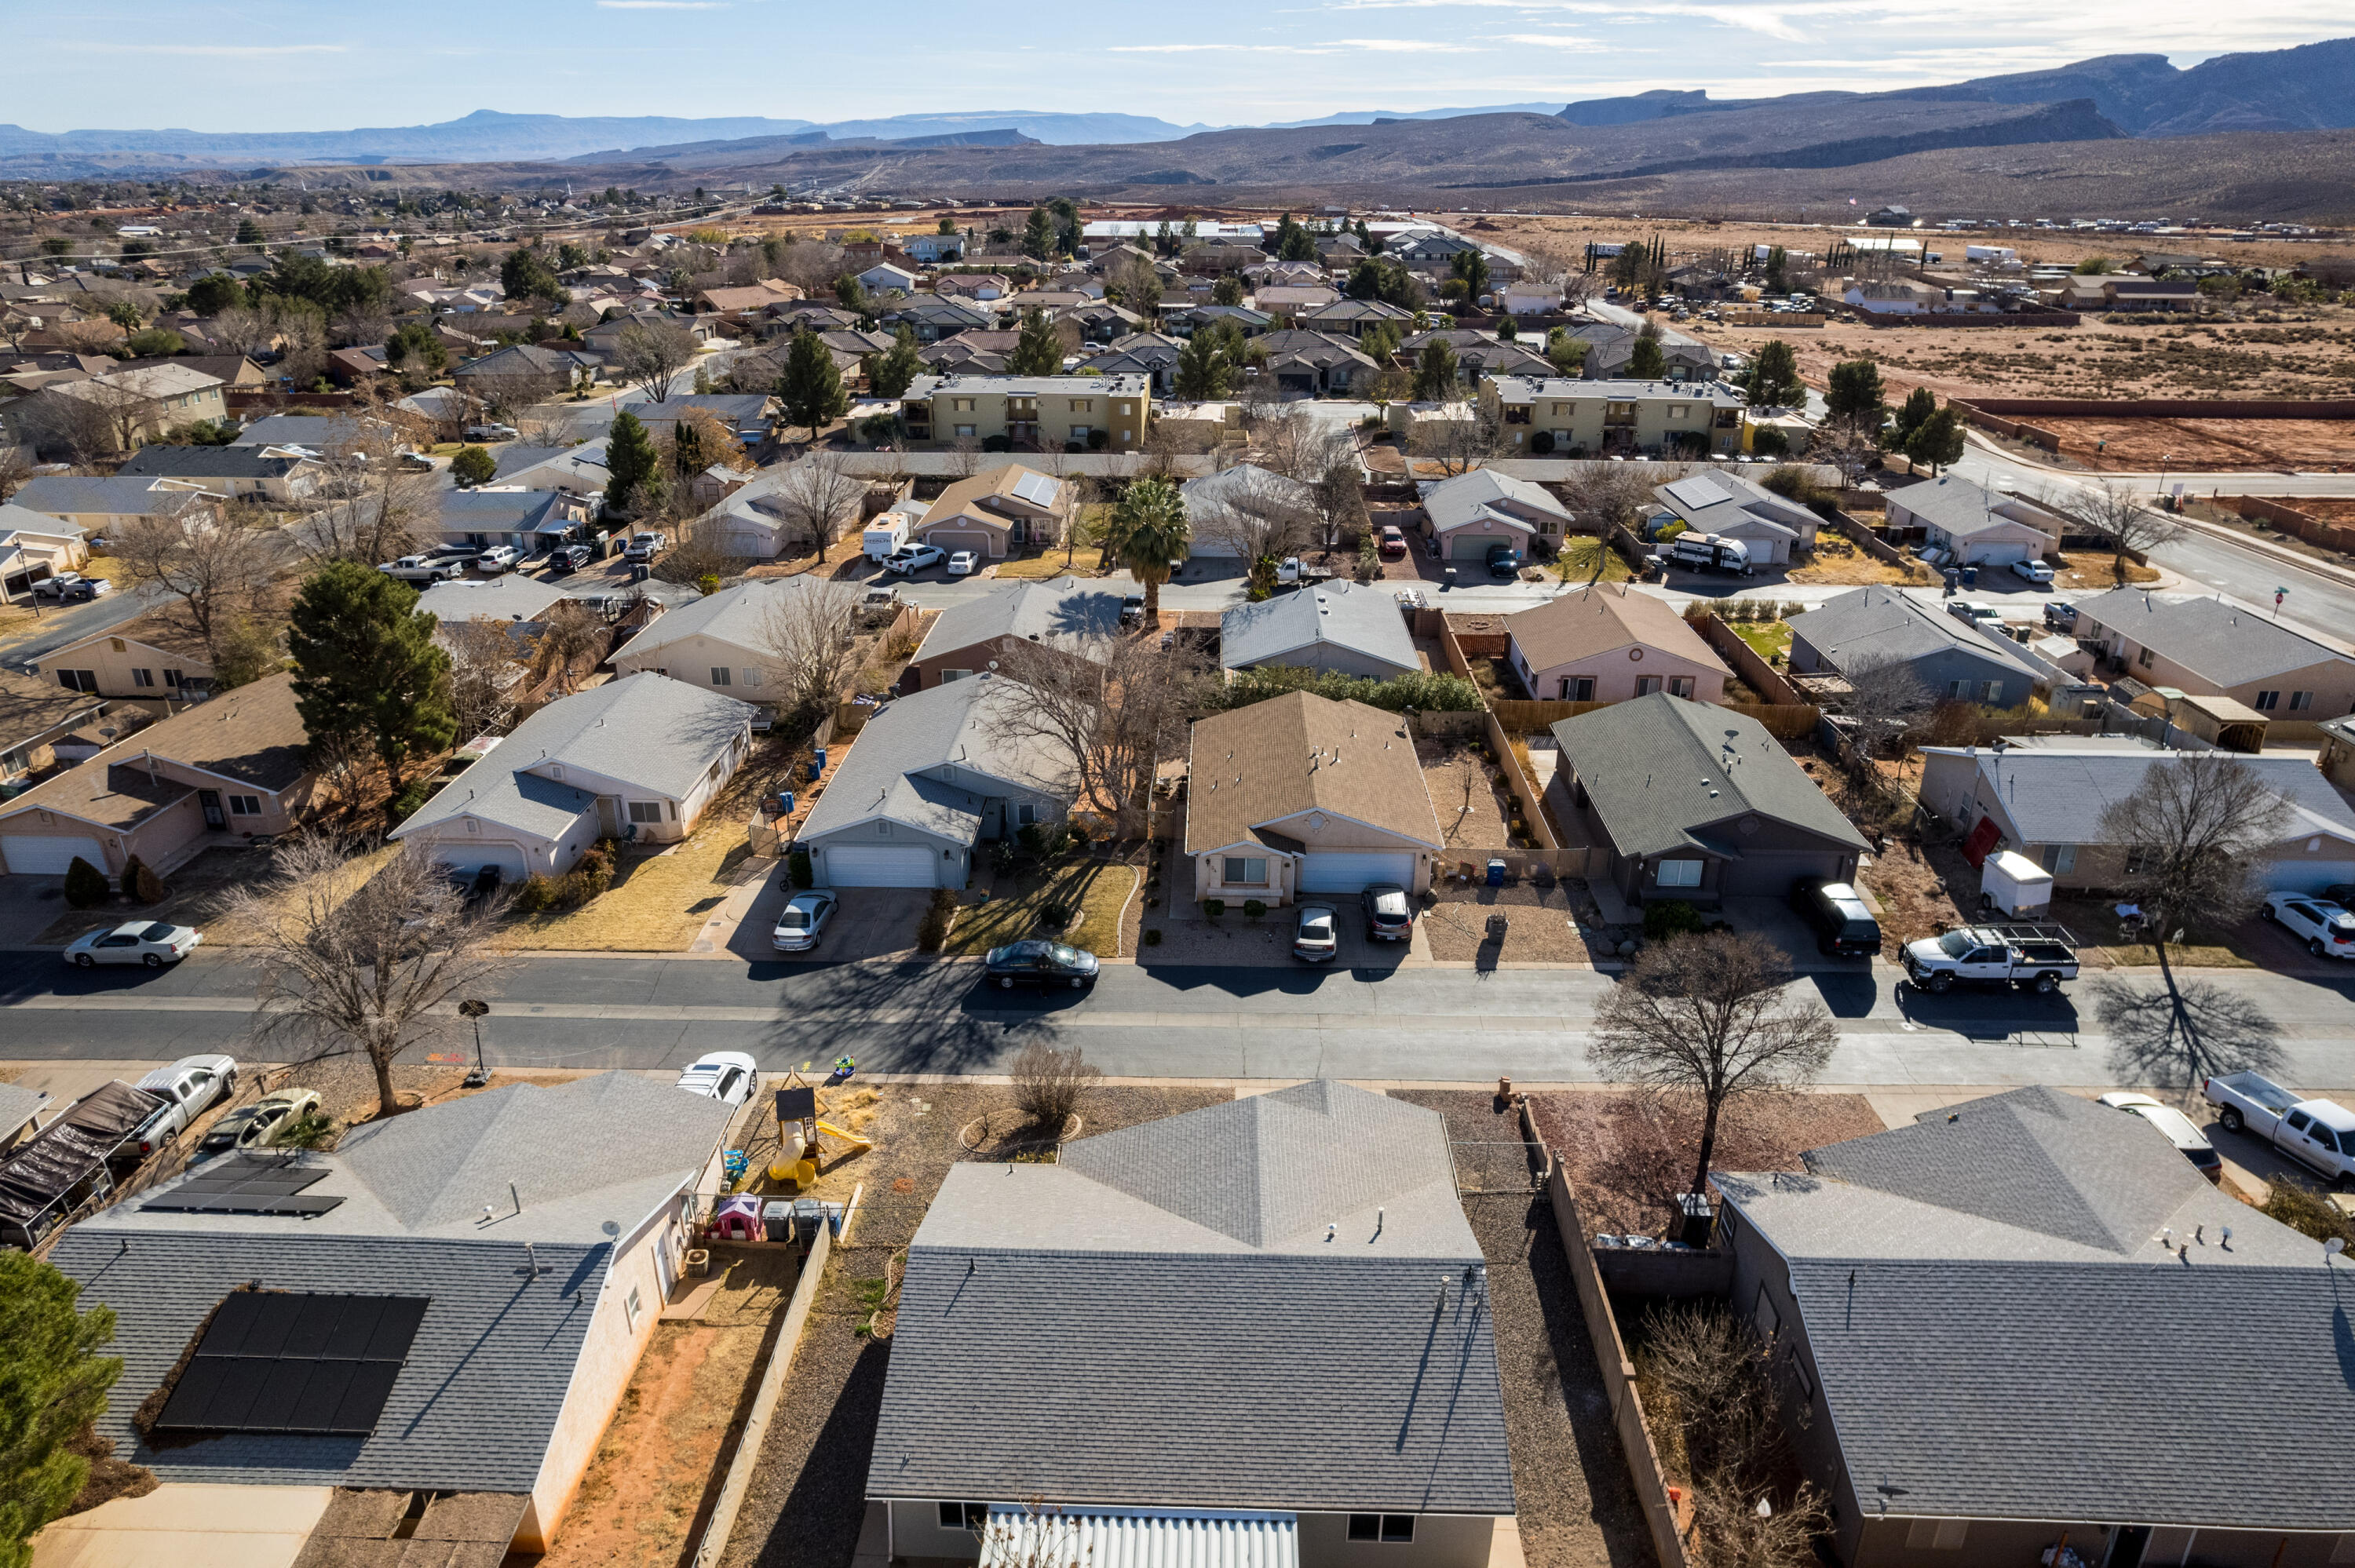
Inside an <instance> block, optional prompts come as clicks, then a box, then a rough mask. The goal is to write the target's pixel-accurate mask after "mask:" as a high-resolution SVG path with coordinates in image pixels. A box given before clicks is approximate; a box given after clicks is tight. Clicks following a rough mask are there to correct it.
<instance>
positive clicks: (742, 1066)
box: [672, 1051, 761, 1106]
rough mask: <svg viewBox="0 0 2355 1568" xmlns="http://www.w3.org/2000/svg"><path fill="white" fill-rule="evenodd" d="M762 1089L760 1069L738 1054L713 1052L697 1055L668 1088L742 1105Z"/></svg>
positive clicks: (725, 1102) (741, 1054)
mask: <svg viewBox="0 0 2355 1568" xmlns="http://www.w3.org/2000/svg"><path fill="white" fill-rule="evenodd" d="M760 1086H761V1069H760V1068H759V1066H757V1065H755V1064H754V1063H753V1061H752V1058H751V1057H750V1056H747V1055H746V1054H744V1053H743V1052H741V1051H714V1052H711V1053H710V1054H708V1055H703V1056H698V1057H697V1058H696V1059H695V1061H694V1062H693V1063H691V1064H690V1065H688V1067H687V1071H686V1072H684V1073H681V1074H680V1075H678V1082H677V1083H676V1084H674V1085H673V1086H672V1087H674V1088H680V1089H685V1090H686V1091H687V1093H688V1094H690V1095H701V1096H702V1097H704V1098H706V1099H712V1100H718V1101H719V1102H720V1103H721V1104H722V1105H731V1106H741V1105H742V1104H743V1103H744V1102H745V1101H746V1100H749V1099H751V1097H752V1091H753V1090H754V1089H756V1088H758V1087H760Z"/></svg>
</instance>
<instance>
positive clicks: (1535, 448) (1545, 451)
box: [1529, 430, 1553, 457]
mask: <svg viewBox="0 0 2355 1568" xmlns="http://www.w3.org/2000/svg"><path fill="white" fill-rule="evenodd" d="M1529 455H1530V456H1531V457H1550V456H1552V455H1553V432H1552V431H1551V430H1540V431H1538V432H1537V433H1536V434H1535V435H1533V436H1531V437H1530V438H1529Z"/></svg>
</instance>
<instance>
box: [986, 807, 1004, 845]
mask: <svg viewBox="0 0 2355 1568" xmlns="http://www.w3.org/2000/svg"><path fill="white" fill-rule="evenodd" d="M1005 831H1006V802H1005V801H1003V800H984V801H983V802H982V803H981V836H982V837H983V838H985V839H994V838H996V837H997V836H998V835H999V834H1000V833H1002V832H1005Z"/></svg>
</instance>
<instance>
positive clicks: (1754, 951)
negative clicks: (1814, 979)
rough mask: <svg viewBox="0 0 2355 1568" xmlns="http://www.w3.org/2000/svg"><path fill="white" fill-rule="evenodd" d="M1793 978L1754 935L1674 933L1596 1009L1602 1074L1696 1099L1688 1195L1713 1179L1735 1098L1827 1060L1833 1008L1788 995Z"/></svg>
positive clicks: (1794, 1080)
mask: <svg viewBox="0 0 2355 1568" xmlns="http://www.w3.org/2000/svg"><path fill="white" fill-rule="evenodd" d="M1790 980H1791V969H1790V962H1789V960H1788V959H1786V958H1785V956H1784V954H1783V952H1782V951H1781V949H1779V948H1776V947H1774V944H1772V943H1770V942H1769V941H1767V940H1766V938H1764V937H1761V936H1759V935H1757V934H1756V933H1754V932H1747V931H1745V932H1741V933H1738V934H1737V933H1734V932H1730V931H1708V932H1702V933H1700V934H1697V935H1692V936H1683V937H1671V938H1668V940H1667V941H1664V942H1658V943H1655V944H1653V945H1652V946H1650V947H1647V948H1645V949H1644V950H1643V951H1642V952H1641V953H1639V954H1637V955H1636V961H1635V962H1634V963H1633V964H1632V965H1630V966H1629V968H1628V969H1627V972H1626V973H1625V975H1624V976H1622V977H1621V979H1620V981H1619V983H1618V984H1617V985H1616V986H1614V987H1613V988H1612V990H1611V991H1610V993H1609V994H1608V995H1606V996H1605V997H1604V999H1603V1002H1602V1005H1601V1006H1599V1007H1597V1008H1596V1009H1595V1012H1594V1034H1593V1040H1592V1041H1591V1042H1590V1043H1589V1044H1588V1045H1587V1048H1586V1054H1587V1058H1588V1060H1590V1061H1592V1062H1593V1064H1594V1065H1595V1066H1596V1067H1597V1068H1599V1069H1600V1070H1601V1071H1602V1073H1603V1075H1604V1076H1605V1077H1606V1078H1614V1079H1618V1080H1621V1081H1623V1082H1628V1083H1636V1084H1641V1085H1644V1086H1646V1087H1649V1088H1654V1089H1660V1090H1672V1091H1682V1092H1688V1093H1691V1094H1697V1095H1699V1096H1700V1098H1701V1131H1700V1154H1699V1156H1698V1157H1697V1158H1696V1160H1695V1161H1694V1173H1693V1180H1692V1186H1691V1187H1690V1188H1689V1191H1690V1192H1701V1191H1703V1190H1704V1188H1705V1186H1706V1184H1707V1182H1708V1181H1709V1161H1710V1155H1711V1154H1712V1153H1714V1152H1715V1151H1716V1148H1717V1122H1718V1117H1719V1114H1720V1113H1721V1111H1722V1110H1723V1109H1724V1108H1725V1106H1726V1104H1727V1103H1728V1102H1729V1101H1731V1100H1732V1099H1734V1098H1736V1097H1740V1096H1742V1095H1744V1094H1750V1093H1753V1092H1755V1091H1758V1090H1761V1089H1788V1088H1796V1087H1798V1086H1802V1085H1805V1084H1807V1083H1810V1082H1812V1081H1814V1079H1815V1077H1816V1075H1817V1074H1819V1073H1821V1072H1822V1071H1823V1070H1824V1067H1825V1065H1827V1064H1828V1063H1829V1062H1830V1060H1831V1054H1832V1047H1833V1045H1834V1044H1837V1042H1838V1033H1836V1032H1835V1030H1834V1029H1833V1027H1832V1018H1831V1014H1830V1013H1829V1012H1828V1011H1826V1009H1825V1007H1824V1004H1823V1003H1822V1002H1820V1001H1816V1000H1814V999H1813V998H1812V997H1802V996H1800V995H1798V994H1796V993H1794V992H1788V991H1785V990H1784V988H1785V986H1786V985H1788V984H1789V982H1790Z"/></svg>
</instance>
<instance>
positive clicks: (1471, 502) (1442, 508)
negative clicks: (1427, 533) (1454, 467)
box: [1422, 468, 1571, 534]
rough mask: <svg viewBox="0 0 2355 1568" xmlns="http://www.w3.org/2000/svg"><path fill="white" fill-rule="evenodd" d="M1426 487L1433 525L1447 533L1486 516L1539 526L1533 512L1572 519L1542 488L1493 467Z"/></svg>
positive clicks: (1564, 520)
mask: <svg viewBox="0 0 2355 1568" xmlns="http://www.w3.org/2000/svg"><path fill="white" fill-rule="evenodd" d="M1422 488H1423V512H1424V514H1426V515H1428V516H1429V517H1430V518H1431V525H1432V526H1433V528H1435V529H1437V530H1439V531H1440V532H1441V533H1443V534H1444V533H1445V532H1447V531H1448V530H1449V529H1451V528H1461V527H1463V526H1464V525H1465V524H1467V523H1476V522H1478V521H1480V520H1481V519H1482V518H1484V517H1497V518H1501V519H1502V520H1504V521H1505V522H1507V523H1509V524H1512V525H1513V526H1514V527H1517V528H1530V527H1533V526H1535V524H1534V523H1533V522H1532V520H1531V514H1537V515H1540V516H1546V517H1552V518H1555V519H1558V520H1559V521H1561V523H1563V524H1568V523H1569V522H1570V520H1571V516H1570V509H1569V508H1568V507H1566V506H1564V505H1563V504H1562V503H1561V502H1559V501H1556V500H1555V499H1554V498H1553V497H1552V496H1551V495H1550V494H1549V493H1547V492H1546V491H1545V490H1544V489H1543V488H1542V487H1540V486H1539V485H1536V484H1532V483H1530V482H1529V481H1528V480H1526V479H1514V478H1511V477H1509V476H1508V475H1506V474H1502V473H1499V472H1497V471H1496V470H1495V469H1492V468H1476V469H1474V470H1473V471H1471V472H1470V473H1466V474H1459V475H1458V476H1456V477H1455V478H1454V479H1445V480H1441V481H1439V482H1436V483H1432V484H1425V485H1424V486H1423V487H1422Z"/></svg>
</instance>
